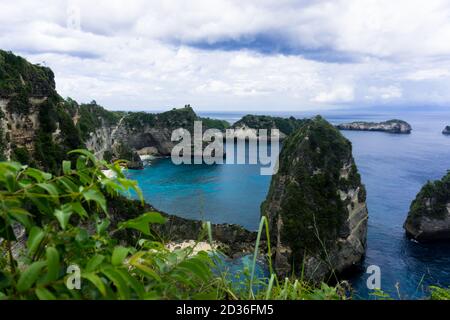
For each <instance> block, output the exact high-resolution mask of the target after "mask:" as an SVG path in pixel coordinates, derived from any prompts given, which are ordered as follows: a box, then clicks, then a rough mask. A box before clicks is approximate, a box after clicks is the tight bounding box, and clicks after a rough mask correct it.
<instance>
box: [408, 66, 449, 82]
mask: <svg viewBox="0 0 450 320" xmlns="http://www.w3.org/2000/svg"><path fill="white" fill-rule="evenodd" d="M448 76H450V71H449V70H448V69H439V68H435V69H427V70H417V71H414V72H411V73H409V74H408V75H406V77H405V79H407V80H412V81H422V80H435V79H440V78H446V77H448Z"/></svg>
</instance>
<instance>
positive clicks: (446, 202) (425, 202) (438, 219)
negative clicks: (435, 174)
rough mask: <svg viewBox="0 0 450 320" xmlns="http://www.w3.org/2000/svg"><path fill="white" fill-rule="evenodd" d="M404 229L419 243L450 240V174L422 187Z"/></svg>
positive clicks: (412, 205)
mask: <svg viewBox="0 0 450 320" xmlns="http://www.w3.org/2000/svg"><path fill="white" fill-rule="evenodd" d="M404 228H405V230H406V233H407V234H408V235H409V236H410V237H412V238H414V239H416V240H418V241H433V240H448V239H450V172H449V173H447V175H446V176H445V177H443V178H442V179H441V180H438V181H433V182H428V183H426V184H425V185H424V186H423V187H422V189H421V190H420V192H419V193H418V194H417V196H416V199H415V200H414V201H413V202H412V203H411V207H410V210H409V213H408V217H407V219H406V222H405V224H404Z"/></svg>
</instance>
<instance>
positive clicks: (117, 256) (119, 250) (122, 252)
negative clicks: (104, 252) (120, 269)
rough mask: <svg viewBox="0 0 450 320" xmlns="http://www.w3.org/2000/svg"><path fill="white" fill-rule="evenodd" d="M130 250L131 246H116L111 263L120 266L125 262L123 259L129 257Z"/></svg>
mask: <svg viewBox="0 0 450 320" xmlns="http://www.w3.org/2000/svg"><path fill="white" fill-rule="evenodd" d="M129 251H130V249H129V248H125V247H122V246H117V247H115V248H114V251H113V254H112V257H111V263H112V264H113V265H114V266H120V265H121V264H122V263H123V260H125V258H126V257H127V255H128V252H129Z"/></svg>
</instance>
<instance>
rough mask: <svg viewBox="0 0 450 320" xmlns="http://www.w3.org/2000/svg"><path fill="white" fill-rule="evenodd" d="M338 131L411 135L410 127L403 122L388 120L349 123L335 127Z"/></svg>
mask: <svg viewBox="0 0 450 320" xmlns="http://www.w3.org/2000/svg"><path fill="white" fill-rule="evenodd" d="M337 128H338V129H340V130H359V131H382V132H389V133H405V134H408V133H411V130H412V128H411V125H410V124H409V123H407V122H406V121H403V120H397V119H394V120H388V121H384V122H361V121H357V122H351V123H343V124H339V125H337Z"/></svg>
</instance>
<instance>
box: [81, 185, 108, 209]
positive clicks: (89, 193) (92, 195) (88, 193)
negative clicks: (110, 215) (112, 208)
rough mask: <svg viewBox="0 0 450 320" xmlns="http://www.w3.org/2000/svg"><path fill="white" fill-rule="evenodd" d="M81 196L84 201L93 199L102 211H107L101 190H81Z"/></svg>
mask: <svg viewBox="0 0 450 320" xmlns="http://www.w3.org/2000/svg"><path fill="white" fill-rule="evenodd" d="M83 197H84V199H86V201H95V202H96V203H97V204H98V205H99V206H100V208H102V209H103V211H104V212H107V209H106V200H105V197H104V196H103V194H102V193H101V192H99V191H97V190H95V189H88V190H85V191H83Z"/></svg>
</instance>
